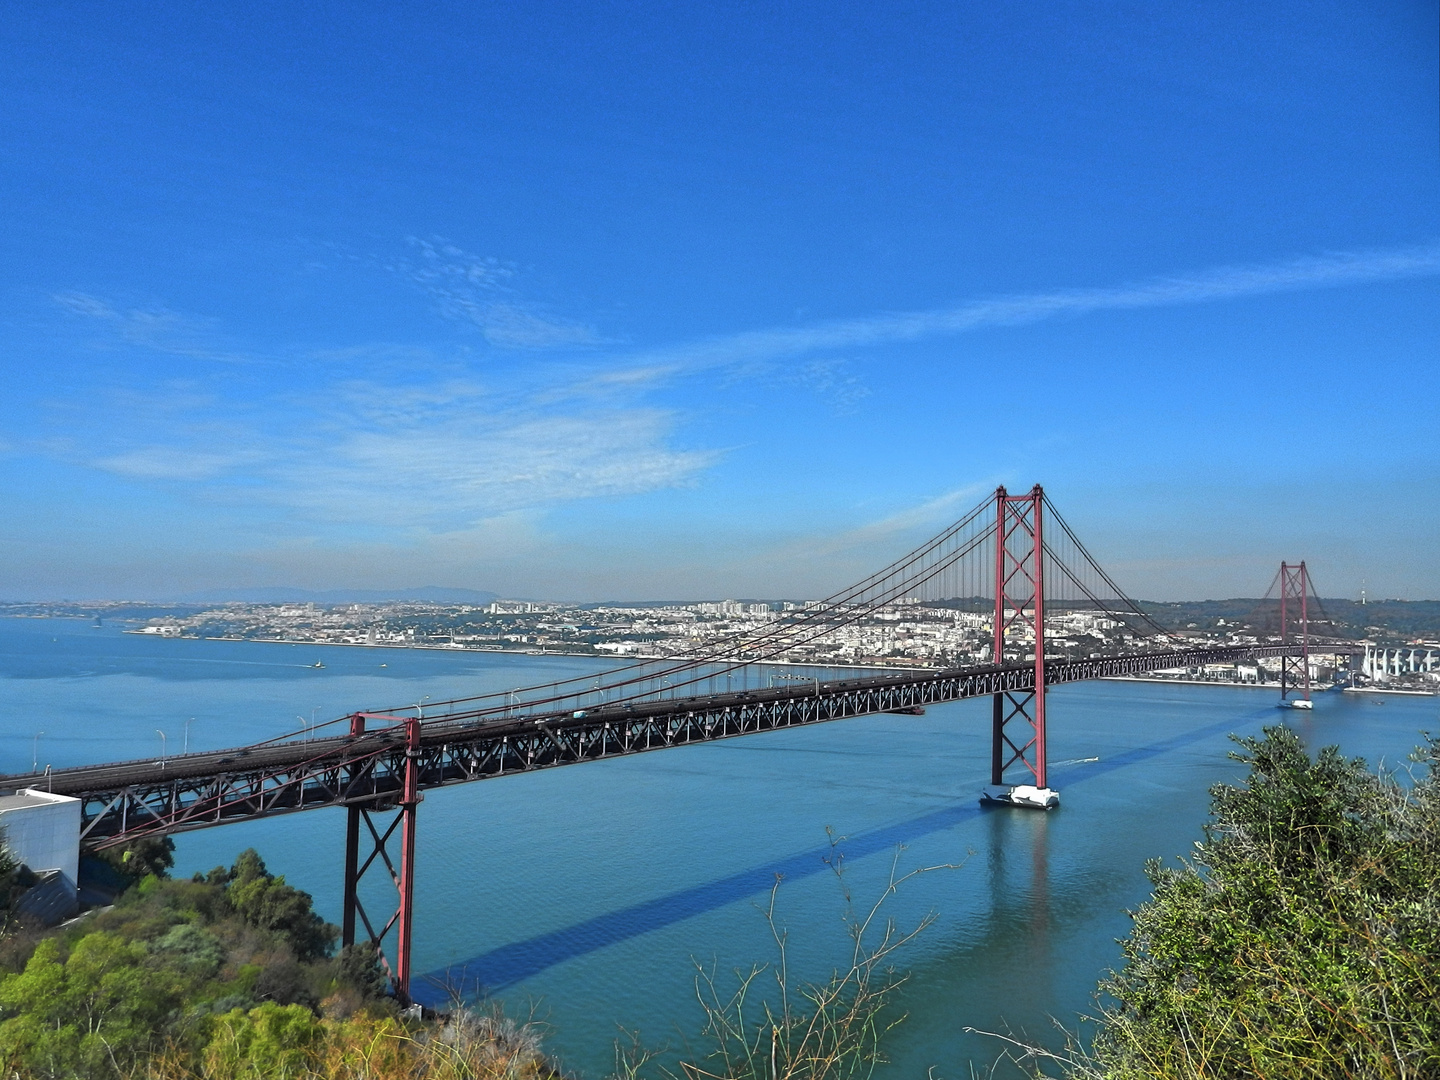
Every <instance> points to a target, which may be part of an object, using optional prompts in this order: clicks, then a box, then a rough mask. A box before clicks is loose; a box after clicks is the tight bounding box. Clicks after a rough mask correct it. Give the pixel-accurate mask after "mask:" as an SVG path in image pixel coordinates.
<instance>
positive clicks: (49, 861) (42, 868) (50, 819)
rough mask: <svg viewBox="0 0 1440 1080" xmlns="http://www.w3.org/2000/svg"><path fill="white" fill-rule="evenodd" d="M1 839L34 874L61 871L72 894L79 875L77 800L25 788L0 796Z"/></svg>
mask: <svg viewBox="0 0 1440 1080" xmlns="http://www.w3.org/2000/svg"><path fill="white" fill-rule="evenodd" d="M0 839H3V841H4V844H5V847H6V848H8V849H9V851H10V854H11V855H13V856H14V857H15V859H16V860H18V861H19V862H22V863H24V864H25V865H26V866H28V867H29V868H30V869H31V870H33V871H35V873H37V874H43V873H45V872H46V871H47V870H58V871H60V875H61V878H62V879H63V881H64V883H65V888H66V889H67V891H68V892H69V893H70V895H71V896H72V897H73V896H75V895H76V881H77V880H78V878H79V876H80V800H79V799H72V798H71V797H70V796H69V795H52V794H50V793H49V792H48V791H37V790H36V789H34V788H27V789H26V790H24V791H17V792H16V793H15V794H13V795H0Z"/></svg>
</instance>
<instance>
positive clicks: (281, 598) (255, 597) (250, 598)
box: [180, 585, 499, 604]
mask: <svg viewBox="0 0 1440 1080" xmlns="http://www.w3.org/2000/svg"><path fill="white" fill-rule="evenodd" d="M497 599H499V595H498V594H497V593H493V592H484V591H482V590H480V589H447V588H444V587H443V586H440V585H424V586H421V587H420V588H418V589H322V590H314V589H289V588H284V587H281V586H277V587H273V588H263V589H209V590H206V591H205V592H198V593H191V594H190V595H188V596H182V597H181V598H180V602H181V603H183V604H296V603H298V604H384V603H394V602H396V601H399V602H404V601H407V600H408V601H412V602H414V603H421V604H488V603H490V602H492V601H494V600H497Z"/></svg>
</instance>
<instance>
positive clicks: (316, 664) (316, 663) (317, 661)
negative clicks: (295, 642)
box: [310, 660, 325, 668]
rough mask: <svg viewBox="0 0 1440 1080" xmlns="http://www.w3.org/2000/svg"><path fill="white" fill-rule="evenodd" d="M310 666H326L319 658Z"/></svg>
mask: <svg viewBox="0 0 1440 1080" xmlns="http://www.w3.org/2000/svg"><path fill="white" fill-rule="evenodd" d="M310 666H311V667H312V668H322V667H324V666H325V665H324V664H322V663H321V662H320V661H319V660H316V661H315V662H314V663H313V664H311V665H310Z"/></svg>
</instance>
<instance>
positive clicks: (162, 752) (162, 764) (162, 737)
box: [155, 727, 165, 769]
mask: <svg viewBox="0 0 1440 1080" xmlns="http://www.w3.org/2000/svg"><path fill="white" fill-rule="evenodd" d="M155 734H156V735H159V736H160V768H162V769H163V768H165V732H163V731H161V730H160V729H159V728H158V727H157V728H156V729H155Z"/></svg>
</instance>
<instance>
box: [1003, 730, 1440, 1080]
mask: <svg viewBox="0 0 1440 1080" xmlns="http://www.w3.org/2000/svg"><path fill="white" fill-rule="evenodd" d="M1237 741H1238V742H1239V743H1240V746H1241V748H1242V749H1241V751H1240V753H1238V754H1235V755H1233V756H1235V757H1237V758H1239V760H1242V761H1245V762H1247V763H1248V764H1249V766H1250V775H1249V778H1248V780H1247V782H1246V783H1245V784H1244V785H1243V786H1240V787H1232V786H1229V785H1217V786H1216V787H1215V788H1213V789H1212V790H1211V797H1212V811H1213V820H1212V822H1211V823H1210V824H1209V825H1208V826H1207V827H1206V830H1205V839H1204V841H1203V842H1202V843H1200V844H1198V845H1197V848H1196V851H1195V853H1194V855H1193V856H1192V857H1191V859H1190V860H1188V861H1187V862H1185V863H1184V864H1182V865H1181V866H1180V867H1178V868H1165V867H1162V866H1161V865H1160V863H1159V862H1158V861H1156V862H1153V863H1151V864H1150V866H1149V867H1148V872H1149V875H1150V879H1151V881H1152V882H1153V884H1154V894H1153V897H1152V899H1151V900H1150V901H1149V902H1148V903H1146V904H1145V905H1143V906H1142V907H1141V908H1140V909H1139V910H1138V911H1136V912H1134V913H1133V918H1134V926H1133V929H1132V930H1131V933H1130V936H1129V937H1128V938H1127V939H1126V940H1125V941H1124V943H1123V950H1124V958H1125V963H1124V966H1123V967H1122V968H1121V970H1120V971H1119V972H1118V973H1115V974H1114V975H1113V977H1111V978H1110V979H1109V980H1108V981H1107V982H1105V983H1104V984H1103V985H1102V987H1101V990H1102V994H1103V996H1102V999H1101V1000H1102V1001H1103V1002H1106V1004H1105V1005H1104V1007H1103V1008H1102V1010H1101V1012H1100V1015H1099V1017H1098V1018H1097V1019H1098V1024H1099V1027H1098V1032H1097V1034H1096V1037H1095V1039H1094V1042H1093V1044H1092V1046H1091V1047H1090V1048H1089V1050H1088V1051H1087V1050H1083V1049H1081V1048H1079V1047H1078V1046H1072V1048H1071V1051H1070V1053H1068V1054H1066V1055H1061V1056H1058V1057H1057V1056H1056V1055H1049V1054H1045V1053H1043V1052H1038V1051H1037V1052H1035V1053H1033V1054H1032V1056H1030V1058H1029V1061H1030V1063H1031V1064H1032V1065H1033V1064H1039V1065H1042V1066H1045V1067H1046V1068H1049V1067H1051V1066H1055V1065H1057V1064H1058V1065H1059V1066H1060V1067H1061V1068H1062V1071H1063V1072H1064V1073H1065V1074H1066V1075H1068V1076H1070V1077H1073V1078H1077V1080H1078V1078H1082V1077H1083V1078H1092V1077H1094V1078H1098V1077H1104V1078H1106V1080H1132V1078H1134V1080H1139V1078H1142V1077H1144V1078H1147V1080H1151V1078H1155V1080H1169V1078H1175V1080H1182V1078H1183V1080H1199V1078H1201V1077H1205V1078H1212V1077H1216V1078H1218V1077H1223V1078H1226V1080H1248V1078H1255V1080H1291V1078H1295V1080H1299V1078H1307V1080H1310V1078H1313V1080H1322V1078H1323V1080H1333V1078H1339V1077H1353V1078H1364V1080H1370V1078H1375V1080H1380V1078H1385V1080H1389V1078H1395V1080H1421V1078H1425V1077H1440V889H1437V886H1440V769H1437V765H1440V752H1437V750H1440V748H1437V744H1436V743H1435V742H1434V741H1433V740H1432V741H1429V742H1428V743H1427V745H1426V746H1425V747H1424V748H1423V749H1422V750H1421V751H1419V752H1417V754H1416V761H1417V763H1418V764H1419V766H1420V768H1419V769H1418V770H1417V775H1416V777H1415V778H1414V782H1413V783H1407V782H1404V781H1406V780H1408V777H1400V778H1396V777H1395V776H1391V775H1383V774H1377V773H1375V772H1372V771H1371V770H1370V769H1368V768H1367V767H1366V764H1365V762H1364V761H1363V760H1361V759H1358V758H1357V759H1350V760H1347V759H1345V758H1343V757H1342V756H1341V755H1340V754H1339V752H1338V750H1337V749H1336V748H1334V747H1327V748H1326V749H1324V750H1321V751H1320V753H1319V754H1318V755H1317V756H1316V757H1315V758H1314V759H1313V760H1312V759H1311V758H1310V757H1309V756H1308V755H1307V754H1306V752H1305V750H1304V748H1303V747H1302V746H1301V744H1300V740H1299V739H1298V738H1297V737H1296V735H1295V734H1294V733H1293V732H1291V731H1289V730H1288V729H1286V728H1284V727H1273V728H1267V729H1266V731H1265V736H1264V738H1263V739H1249V738H1247V739H1238V740H1237Z"/></svg>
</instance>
